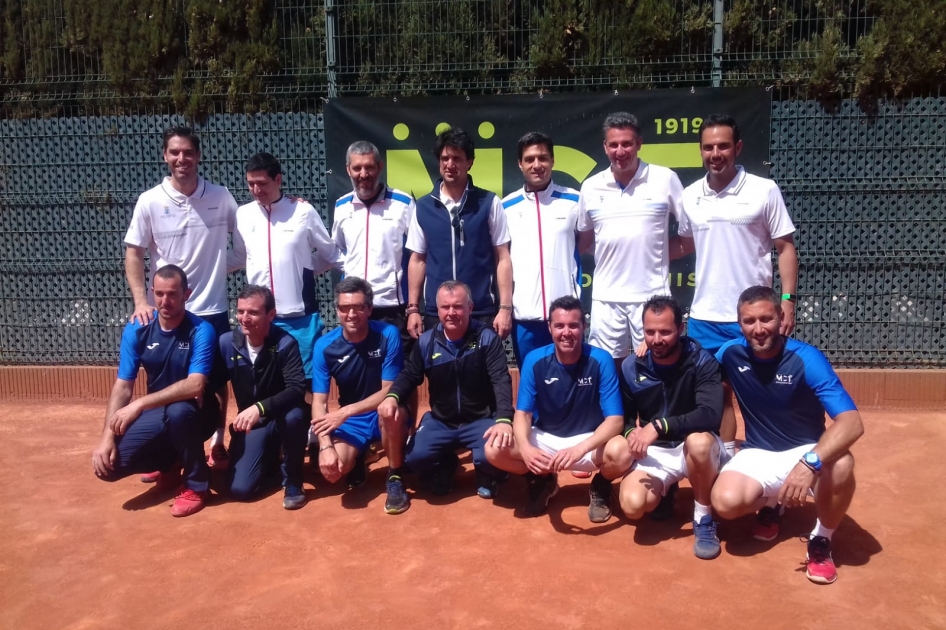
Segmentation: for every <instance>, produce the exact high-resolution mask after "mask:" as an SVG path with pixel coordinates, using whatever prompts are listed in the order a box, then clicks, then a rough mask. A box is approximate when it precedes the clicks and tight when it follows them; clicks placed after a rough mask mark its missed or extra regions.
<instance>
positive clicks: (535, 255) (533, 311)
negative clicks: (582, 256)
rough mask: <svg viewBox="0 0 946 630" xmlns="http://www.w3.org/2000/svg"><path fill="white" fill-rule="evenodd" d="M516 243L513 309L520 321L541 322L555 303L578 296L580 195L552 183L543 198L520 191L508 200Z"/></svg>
mask: <svg viewBox="0 0 946 630" xmlns="http://www.w3.org/2000/svg"><path fill="white" fill-rule="evenodd" d="M502 204H503V210H505V211H506V225H507V227H508V230H509V234H510V236H511V237H512V240H511V241H510V244H509V252H510V257H511V258H512V282H513V285H512V286H513V291H512V308H513V314H514V316H515V318H516V319H517V320H536V321H541V320H544V319H546V318H547V317H548V310H549V305H551V304H552V301H553V300H555V299H557V298H560V297H563V296H566V295H570V296H572V297H578V296H579V293H580V287H579V285H578V262H577V261H576V260H575V231H576V230H577V229H578V191H577V190H575V189H574V188H567V187H565V186H559V185H557V184H555V183H554V182H553V183H550V184H549V186H548V188H546V189H545V190H542V191H539V192H538V193H534V192H528V191H526V189H525V187H523V188H520V189H519V190H517V191H516V192H514V193H511V194H509V195H507V196H506V197H504V198H503V201H502Z"/></svg>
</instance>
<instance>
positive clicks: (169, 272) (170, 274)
mask: <svg viewBox="0 0 946 630" xmlns="http://www.w3.org/2000/svg"><path fill="white" fill-rule="evenodd" d="M154 278H161V279H162V280H172V279H174V278H177V279H178V280H180V281H181V291H184V292H186V291H187V274H186V273H184V270H183V269H181V268H180V267H178V266H177V265H164V266H163V267H161V268H160V269H158V270H157V271H156V272H154ZM154 278H152V279H151V282H152V284H153V283H154Z"/></svg>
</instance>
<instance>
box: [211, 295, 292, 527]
mask: <svg viewBox="0 0 946 630" xmlns="http://www.w3.org/2000/svg"><path fill="white" fill-rule="evenodd" d="M275 317H276V300H275V298H274V297H273V294H272V292H271V291H270V290H269V289H267V288H265V287H261V286H256V285H252V284H251V285H247V286H246V287H244V289H243V290H242V291H241V292H240V295H239V296H238V297H237V321H239V323H240V328H239V329H238V330H236V331H233V332H229V333H226V334H224V335H222V336H221V337H220V341H219V343H220V353H221V354H222V355H223V358H224V361H225V363H226V366H227V376H228V378H229V380H230V383H231V384H232V386H233V397H234V398H236V401H237V409H238V410H239V414H238V415H237V417H236V419H235V420H234V421H233V424H231V425H230V495H231V496H232V497H233V498H235V499H238V500H241V501H242V500H247V499H250V498H252V497H253V496H254V495H255V494H256V493H257V492H258V491H259V490H260V488H261V487H262V485H263V477H264V475H266V474H268V473H269V472H275V468H276V466H278V463H279V448H280V446H281V447H282V451H283V464H282V480H283V487H284V488H285V494H284V496H283V507H284V508H286V509H287V510H297V509H299V508H301V507H302V506H303V505H305V503H306V496H305V491H304V490H303V489H302V470H303V462H304V461H305V449H306V445H307V443H308V439H309V418H308V414H307V413H306V404H305V389H306V388H305V371H304V370H303V368H302V357H301V355H300V354H299V344H298V343H297V342H296V340H295V339H294V338H293V337H292V335H290V334H289V333H287V332H285V331H284V330H282V329H281V328H278V327H276V326H274V325H273V319H275ZM267 468H270V471H267V470H266V469H267Z"/></svg>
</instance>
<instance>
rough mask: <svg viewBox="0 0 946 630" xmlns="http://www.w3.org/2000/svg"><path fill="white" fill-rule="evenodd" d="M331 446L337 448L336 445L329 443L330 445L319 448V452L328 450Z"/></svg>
mask: <svg viewBox="0 0 946 630" xmlns="http://www.w3.org/2000/svg"><path fill="white" fill-rule="evenodd" d="M330 448H335V445H334V444H329V445H328V446H323V447H322V448H320V449H319V452H320V453H321V452H322V451H327V450H328V449H330Z"/></svg>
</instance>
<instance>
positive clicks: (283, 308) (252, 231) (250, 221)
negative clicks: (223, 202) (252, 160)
mask: <svg viewBox="0 0 946 630" xmlns="http://www.w3.org/2000/svg"><path fill="white" fill-rule="evenodd" d="M313 249H314V250H316V254H317V255H314V254H313V251H312V250H313ZM233 254H234V257H235V258H236V259H237V260H238V261H245V264H246V280H247V282H248V283H250V284H258V285H260V286H264V287H268V288H269V289H270V290H271V291H272V292H273V295H274V296H275V297H276V313H277V315H279V316H280V317H287V316H288V317H291V316H294V315H302V314H304V313H305V303H304V301H303V291H302V289H303V285H304V284H305V283H306V276H307V275H308V276H311V275H313V269H312V267H313V265H314V264H315V262H316V261H317V260H318V259H324V260H325V261H327V262H329V263H332V264H338V258H339V256H338V248H337V247H336V246H335V241H333V240H332V238H331V237H330V236H329V234H328V230H326V229H325V224H324V223H322V217H321V216H319V213H318V211H316V209H315V208H313V207H312V205H311V204H308V203H305V202H303V201H300V200H298V199H297V200H296V201H290V200H289V198H288V197H286V196H285V195H284V196H282V197H281V198H280V199H279V201H277V202H276V203H274V204H273V205H272V206H271V208H270V210H269V211H267V210H266V208H264V207H263V206H261V205H260V204H259V203H258V202H256V201H253V202H250V203H248V204H246V205H243V206H240V208H239V209H238V210H237V215H236V229H234V230H233Z"/></svg>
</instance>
